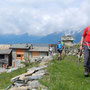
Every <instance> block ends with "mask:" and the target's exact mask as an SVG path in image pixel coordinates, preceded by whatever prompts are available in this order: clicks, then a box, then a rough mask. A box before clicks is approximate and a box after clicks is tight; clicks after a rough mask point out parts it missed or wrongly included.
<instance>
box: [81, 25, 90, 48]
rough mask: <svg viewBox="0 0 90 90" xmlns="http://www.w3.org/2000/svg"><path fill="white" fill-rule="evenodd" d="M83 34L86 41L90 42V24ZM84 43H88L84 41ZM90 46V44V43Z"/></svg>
mask: <svg viewBox="0 0 90 90" xmlns="http://www.w3.org/2000/svg"><path fill="white" fill-rule="evenodd" d="M82 36H83V37H84V41H85V42H88V43H90V26H88V27H86V28H85V29H84V32H83V35H82ZM84 45H87V44H85V43H84ZM89 46H90V44H89Z"/></svg>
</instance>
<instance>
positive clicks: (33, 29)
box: [0, 0, 90, 36]
mask: <svg viewBox="0 0 90 90" xmlns="http://www.w3.org/2000/svg"><path fill="white" fill-rule="evenodd" d="M88 25H90V0H0V34H24V33H28V34H29V35H40V36H42V35H47V34H51V33H54V32H61V31H63V32H66V33H69V32H71V31H73V32H76V31H80V30H83V29H84V28H85V27H86V26H88Z"/></svg>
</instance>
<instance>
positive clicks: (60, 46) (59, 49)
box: [58, 41, 63, 60]
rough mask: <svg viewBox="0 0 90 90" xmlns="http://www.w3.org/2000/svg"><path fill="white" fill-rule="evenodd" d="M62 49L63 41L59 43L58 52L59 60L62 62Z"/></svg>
mask: <svg viewBox="0 0 90 90" xmlns="http://www.w3.org/2000/svg"><path fill="white" fill-rule="evenodd" d="M62 48H63V44H62V43H61V41H58V52H59V56H58V59H59V60H61V59H62V58H61V54H62Z"/></svg>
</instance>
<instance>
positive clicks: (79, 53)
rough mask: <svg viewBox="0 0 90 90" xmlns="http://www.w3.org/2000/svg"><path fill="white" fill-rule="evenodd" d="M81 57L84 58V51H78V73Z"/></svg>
mask: <svg viewBox="0 0 90 90" xmlns="http://www.w3.org/2000/svg"><path fill="white" fill-rule="evenodd" d="M81 56H82V50H79V51H78V61H77V72H78V70H79V65H80V62H81V61H80V60H81Z"/></svg>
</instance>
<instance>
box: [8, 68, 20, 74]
mask: <svg viewBox="0 0 90 90" xmlns="http://www.w3.org/2000/svg"><path fill="white" fill-rule="evenodd" d="M17 69H18V67H16V68H11V69H9V70H8V71H7V73H10V72H12V71H15V70H17Z"/></svg>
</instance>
